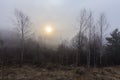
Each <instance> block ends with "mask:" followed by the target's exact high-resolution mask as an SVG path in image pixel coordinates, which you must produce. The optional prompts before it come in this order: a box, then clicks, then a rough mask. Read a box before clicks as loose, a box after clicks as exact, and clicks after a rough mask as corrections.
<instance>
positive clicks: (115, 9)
mask: <svg viewBox="0 0 120 80" xmlns="http://www.w3.org/2000/svg"><path fill="white" fill-rule="evenodd" d="M84 8H85V9H87V10H91V11H93V13H94V14H95V15H99V14H100V13H103V12H104V13H105V14H106V17H107V19H108V22H109V23H110V25H111V27H112V28H111V29H114V28H116V27H118V28H119V26H120V0H0V29H6V30H7V29H13V28H14V27H13V25H12V23H11V22H12V21H11V19H12V18H13V15H14V9H19V10H22V11H23V12H24V13H25V14H27V15H28V16H30V18H31V21H32V22H33V27H34V28H35V29H36V31H37V33H38V34H41V32H42V27H44V26H45V25H52V26H53V27H54V29H55V32H54V35H53V36H51V37H50V38H49V40H52V41H53V42H55V41H58V42H59V39H61V38H62V39H61V40H63V39H68V38H70V37H71V36H73V35H74V34H75V33H76V32H77V26H76V25H75V24H76V21H77V17H78V16H79V13H80V10H82V9H84Z"/></svg>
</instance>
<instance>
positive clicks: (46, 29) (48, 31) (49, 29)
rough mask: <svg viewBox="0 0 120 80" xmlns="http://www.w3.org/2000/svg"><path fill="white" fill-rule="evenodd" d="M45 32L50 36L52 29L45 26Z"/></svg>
mask: <svg viewBox="0 0 120 80" xmlns="http://www.w3.org/2000/svg"><path fill="white" fill-rule="evenodd" d="M45 32H46V33H47V34H51V33H52V32H53V28H52V27H51V26H46V27H45Z"/></svg>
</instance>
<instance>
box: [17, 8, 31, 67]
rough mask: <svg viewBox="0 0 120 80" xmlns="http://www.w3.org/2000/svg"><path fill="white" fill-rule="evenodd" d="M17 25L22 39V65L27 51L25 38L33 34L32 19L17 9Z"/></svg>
mask: <svg viewBox="0 0 120 80" xmlns="http://www.w3.org/2000/svg"><path fill="white" fill-rule="evenodd" d="M15 17H16V27H17V30H18V33H19V37H20V41H21V47H22V50H21V54H20V67H22V64H23V55H24V51H25V40H26V39H28V38H29V37H30V36H31V21H30V19H29V17H28V16H27V15H25V14H24V13H23V12H22V11H19V10H15Z"/></svg>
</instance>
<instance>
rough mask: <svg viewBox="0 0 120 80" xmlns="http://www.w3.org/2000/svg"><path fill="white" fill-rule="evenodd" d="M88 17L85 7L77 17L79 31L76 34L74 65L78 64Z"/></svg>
mask: <svg viewBox="0 0 120 80" xmlns="http://www.w3.org/2000/svg"><path fill="white" fill-rule="evenodd" d="M89 19H90V14H89V12H87V11H86V10H85V9H84V10H82V11H81V13H80V17H79V32H78V34H77V42H76V43H77V50H78V52H77V54H76V66H78V65H79V59H78V58H79V56H80V53H81V51H82V47H83V42H84V38H83V37H84V36H85V35H86V31H87V29H88V22H89Z"/></svg>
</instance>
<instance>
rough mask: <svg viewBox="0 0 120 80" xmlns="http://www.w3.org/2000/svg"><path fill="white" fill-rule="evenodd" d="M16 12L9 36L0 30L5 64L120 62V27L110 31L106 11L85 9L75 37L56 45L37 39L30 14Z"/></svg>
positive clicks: (1, 61)
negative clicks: (98, 13) (13, 29)
mask: <svg viewBox="0 0 120 80" xmlns="http://www.w3.org/2000/svg"><path fill="white" fill-rule="evenodd" d="M14 12H15V14H14V15H15V21H12V22H13V24H14V26H15V27H16V28H15V30H16V32H15V33H12V32H11V33H12V34H13V35H12V36H7V37H6V36H4V34H3V32H2V31H0V64H1V66H19V67H22V66H23V65H33V66H39V67H47V66H49V65H50V66H52V67H57V66H60V65H62V66H73V67H79V66H83V67H88V68H90V67H105V66H116V65H120V31H119V30H118V29H115V30H111V32H110V33H108V31H107V30H109V29H111V26H110V24H109V23H108V21H107V18H106V16H105V14H103V13H102V14H100V15H99V17H98V18H96V16H94V15H93V13H92V12H91V11H89V10H85V9H84V10H81V12H80V16H79V19H78V24H79V25H78V32H76V33H75V36H74V37H73V38H72V39H71V40H69V41H68V40H64V41H62V42H61V44H59V45H58V46H57V47H56V48H54V47H46V46H47V45H46V44H44V42H42V41H41V40H40V39H39V40H35V35H34V33H35V32H34V31H33V30H32V22H31V20H30V18H29V16H27V15H26V14H24V13H23V12H22V11H20V10H15V11H14ZM4 33H5V32H4ZM61 33H62V32H61ZM6 34H7V33H6ZM16 35H17V36H16Z"/></svg>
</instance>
